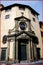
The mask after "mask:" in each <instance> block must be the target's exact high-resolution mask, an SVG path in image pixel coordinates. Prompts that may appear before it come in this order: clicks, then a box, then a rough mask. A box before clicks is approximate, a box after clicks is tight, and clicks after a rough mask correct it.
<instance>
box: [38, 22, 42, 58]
mask: <svg viewBox="0 0 43 65" xmlns="http://www.w3.org/2000/svg"><path fill="white" fill-rule="evenodd" d="M39 24H40V31H41V36H42V49H43V22H42V21H40V23H39ZM42 57H43V50H42Z"/></svg>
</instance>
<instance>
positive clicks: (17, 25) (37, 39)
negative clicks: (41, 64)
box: [0, 4, 42, 62]
mask: <svg viewBox="0 0 43 65" xmlns="http://www.w3.org/2000/svg"><path fill="white" fill-rule="evenodd" d="M38 15H39V14H38V13H37V12H36V11H35V10H34V9H32V8H31V7H29V6H26V5H22V4H13V5H10V6H7V7H4V8H2V9H1V59H0V60H1V61H12V62H30V61H36V60H39V59H40V58H42V40H41V32H40V27H39V20H38ZM2 53H4V54H5V55H4V56H3V55H2ZM3 57H4V59H3Z"/></svg>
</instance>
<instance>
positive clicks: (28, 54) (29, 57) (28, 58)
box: [27, 40, 31, 62]
mask: <svg viewBox="0 0 43 65" xmlns="http://www.w3.org/2000/svg"><path fill="white" fill-rule="evenodd" d="M30 51H31V50H30V40H29V41H28V44H27V60H28V62H29V61H30V60H31V54H30Z"/></svg>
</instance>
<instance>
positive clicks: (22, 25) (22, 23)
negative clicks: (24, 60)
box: [20, 22, 26, 30]
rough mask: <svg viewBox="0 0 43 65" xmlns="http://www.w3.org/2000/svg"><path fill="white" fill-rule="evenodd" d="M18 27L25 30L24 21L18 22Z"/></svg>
mask: <svg viewBox="0 0 43 65" xmlns="http://www.w3.org/2000/svg"><path fill="white" fill-rule="evenodd" d="M20 28H21V29H22V30H25V28H26V23H25V22H20Z"/></svg>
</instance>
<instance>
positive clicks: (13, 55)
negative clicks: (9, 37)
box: [9, 41, 15, 61]
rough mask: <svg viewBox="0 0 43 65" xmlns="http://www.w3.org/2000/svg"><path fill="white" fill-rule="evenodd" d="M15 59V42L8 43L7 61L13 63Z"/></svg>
mask: <svg viewBox="0 0 43 65" xmlns="http://www.w3.org/2000/svg"><path fill="white" fill-rule="evenodd" d="M14 58H15V41H11V42H10V51H9V59H10V61H14Z"/></svg>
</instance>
